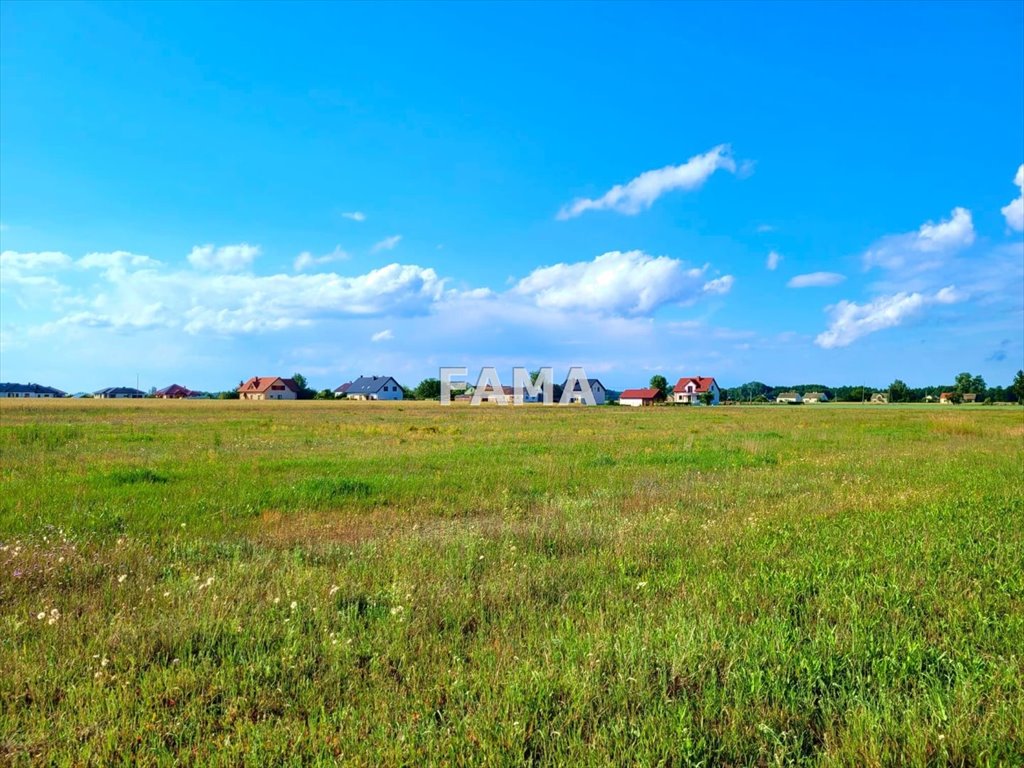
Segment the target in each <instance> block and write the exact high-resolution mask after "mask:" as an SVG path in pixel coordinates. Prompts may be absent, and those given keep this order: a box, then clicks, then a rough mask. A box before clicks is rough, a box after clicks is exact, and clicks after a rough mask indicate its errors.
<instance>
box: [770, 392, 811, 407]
mask: <svg viewBox="0 0 1024 768" xmlns="http://www.w3.org/2000/svg"><path fill="white" fill-rule="evenodd" d="M803 401H804V399H803V397H801V396H800V393H798V392H779V394H778V396H777V397H776V398H775V402H776V403H785V404H786V405H800V403H802V402H803Z"/></svg>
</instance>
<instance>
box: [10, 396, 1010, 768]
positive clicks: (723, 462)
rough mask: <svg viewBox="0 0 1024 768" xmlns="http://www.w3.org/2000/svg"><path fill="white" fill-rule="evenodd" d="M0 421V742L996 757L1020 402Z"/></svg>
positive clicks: (315, 752)
mask: <svg viewBox="0 0 1024 768" xmlns="http://www.w3.org/2000/svg"><path fill="white" fill-rule="evenodd" d="M0 451H2V456H0V458H2V461H0V472H2V498H0V669H2V670H3V671H2V674H0V763H10V764H14V765H21V764H25V765H27V764H30V763H31V764H36V763H65V764H76V765H77V764H94V765H113V764H129V763H130V764H172V763H179V764H222V765H241V764H249V765H269V764H280V763H290V764H300V763H301V764H311V763H331V762H334V761H339V762H345V763H350V764H365V765H381V764H384V765H397V764H405V765H429V764H446V765H460V764H481V763H482V764H488V765H503V764H521V763H526V764H531V763H532V764H559V765H560V764H566V763H572V764H577V765H595V766H597V765H607V764H609V763H615V764H631V765H645V766H646V765H657V764H664V765H706V766H717V765H786V764H805V765H836V766H838V765H845V766H874V765H905V764H907V765H947V764H952V765H1020V764H1021V762H1022V759H1024V758H1022V756H1024V501H1022V499H1024V409H1020V408H984V407H980V406H975V407H966V408H956V407H940V406H930V407H928V406H922V407H916V408H890V407H885V406H881V407H879V406H875V407H855V406H852V407H843V406H803V407H797V408H793V407H790V408H787V407H760V408H758V407H748V408H717V409H700V408H689V409H688V408H654V409H642V410H641V409H625V408H591V409H583V408H577V409H546V408H541V407H526V408H517V409H512V408H498V407H490V408H487V407H483V408H470V407H467V406H453V407H451V408H442V407H440V406H438V405H436V404H426V403H393V404H372V403H343V402H337V403H319V402H308V403H240V402H172V403H160V402H154V401H144V402H143V401H135V402H127V403H110V402H104V401H75V402H69V401H60V402H36V403H27V402H24V401H22V402H14V403H10V402H9V403H4V404H2V405H0Z"/></svg>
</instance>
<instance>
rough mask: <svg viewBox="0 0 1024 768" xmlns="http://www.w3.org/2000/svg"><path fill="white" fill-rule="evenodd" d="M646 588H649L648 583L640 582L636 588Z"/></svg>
mask: <svg viewBox="0 0 1024 768" xmlns="http://www.w3.org/2000/svg"><path fill="white" fill-rule="evenodd" d="M646 586H647V582H646V581H640V582H637V585H636V588H637V589H643V588H644V587H646Z"/></svg>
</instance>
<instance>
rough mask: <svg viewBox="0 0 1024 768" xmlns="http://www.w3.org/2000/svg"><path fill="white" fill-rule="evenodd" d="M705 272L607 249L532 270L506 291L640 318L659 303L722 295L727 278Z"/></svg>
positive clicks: (542, 302) (554, 304) (547, 304)
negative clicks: (586, 257)
mask: <svg viewBox="0 0 1024 768" xmlns="http://www.w3.org/2000/svg"><path fill="white" fill-rule="evenodd" d="M706 269H707V268H706V267H699V268H697V267H688V266H687V265H686V264H684V263H683V262H682V261H679V260H678V259H672V258H669V257H668V256H649V255H648V254H646V253H644V252H643V251H625V252H623V251H611V252H609V253H605V254H602V255H601V256H598V257H597V258H595V259H594V260H592V261H580V262H575V263H573V264H555V265H554V266H550V267H541V268H540V269H535V270H534V271H533V272H531V273H530V274H529V275H527V276H526V277H524V278H523V279H522V280H520V281H519V282H518V283H517V284H516V285H515V286H514V288H513V289H512V293H513V294H514V295H517V296H520V297H525V298H527V299H529V300H530V301H532V302H533V303H535V304H536V305H537V306H539V307H544V308H549V309H559V310H570V309H571V310H588V311H593V312H600V313H607V314H627V315H636V314H646V313H650V312H652V311H654V310H655V309H657V308H658V307H660V306H662V305H664V304H668V303H680V304H684V303H689V302H692V301H694V300H695V299H696V298H698V297H699V296H700V295H701V294H703V293H725V292H727V291H728V289H729V287H730V286H731V285H732V277H731V276H729V275H726V276H724V277H721V278H717V279H716V280H712V281H706V280H705V272H706Z"/></svg>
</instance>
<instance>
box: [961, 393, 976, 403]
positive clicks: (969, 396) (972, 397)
mask: <svg viewBox="0 0 1024 768" xmlns="http://www.w3.org/2000/svg"><path fill="white" fill-rule="evenodd" d="M964 402H965V403H976V402H978V395H977V393H975V392H968V393H966V394H965V395H964Z"/></svg>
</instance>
